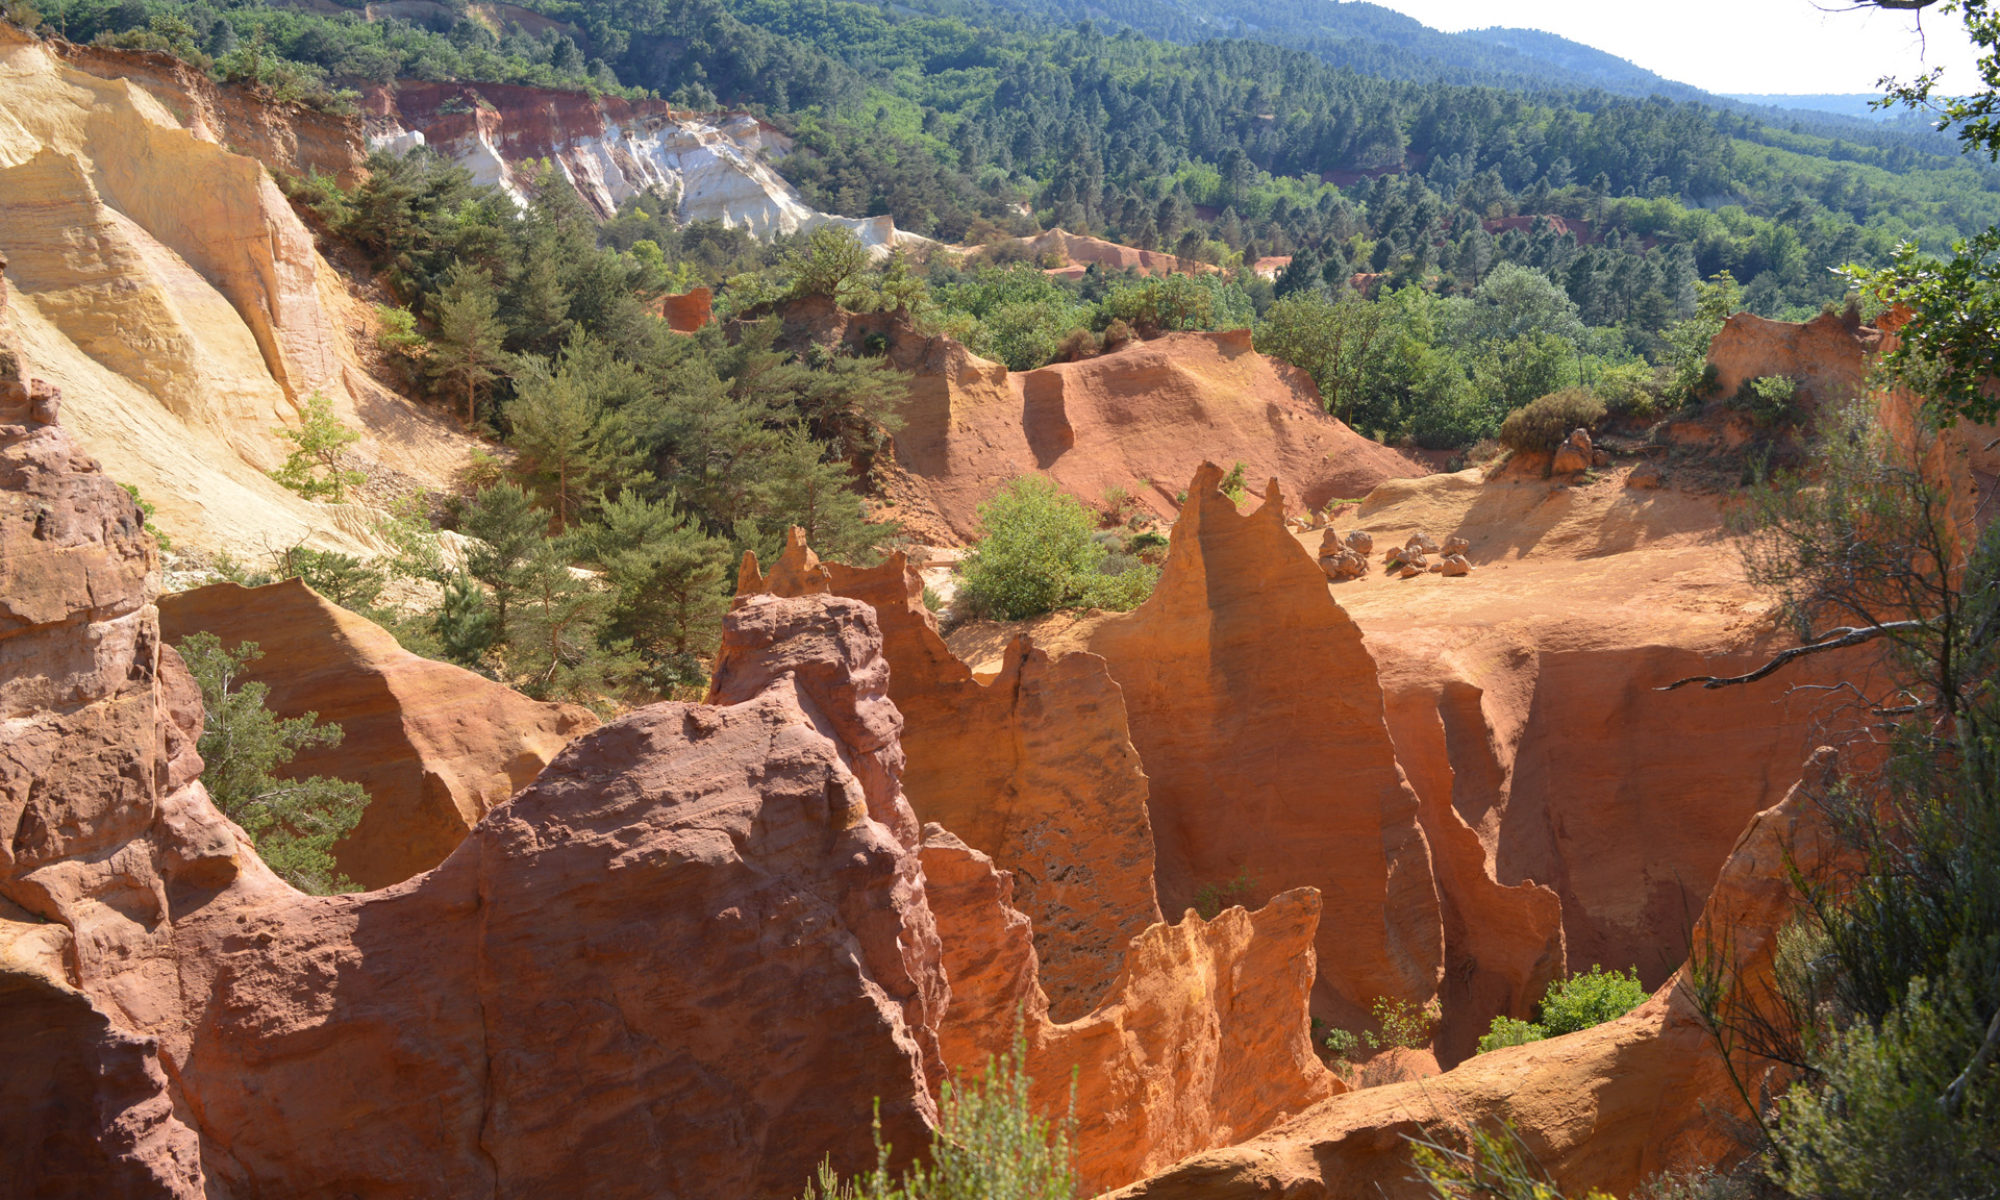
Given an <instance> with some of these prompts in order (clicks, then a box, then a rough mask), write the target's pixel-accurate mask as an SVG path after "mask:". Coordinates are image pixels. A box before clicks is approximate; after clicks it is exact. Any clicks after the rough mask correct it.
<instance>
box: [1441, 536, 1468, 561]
mask: <svg viewBox="0 0 2000 1200" xmlns="http://www.w3.org/2000/svg"><path fill="white" fill-rule="evenodd" d="M1470 549H1472V543H1471V542H1469V541H1466V540H1465V539H1464V538H1462V537H1459V536H1458V535H1457V534H1453V535H1452V536H1450V537H1448V538H1446V539H1445V540H1444V552H1445V556H1446V557H1450V556H1451V555H1454V554H1464V553H1465V552H1466V551H1467V550H1470Z"/></svg>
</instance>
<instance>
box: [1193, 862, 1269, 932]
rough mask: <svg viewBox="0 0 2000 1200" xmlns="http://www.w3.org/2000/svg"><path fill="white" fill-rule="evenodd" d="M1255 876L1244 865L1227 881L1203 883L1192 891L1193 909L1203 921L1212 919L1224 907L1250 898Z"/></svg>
mask: <svg viewBox="0 0 2000 1200" xmlns="http://www.w3.org/2000/svg"><path fill="white" fill-rule="evenodd" d="M1256 886H1257V877H1256V876H1255V875H1252V874H1251V873H1250V868H1249V867H1245V868H1243V869H1242V870H1241V871H1238V872H1237V873H1236V878H1234V879H1232V880H1230V881H1229V882H1228V883H1204V884H1202V885H1201V886H1200V887H1198V888H1196V889H1195V891H1194V911H1195V912H1196V913H1197V914H1199V915H1200V917H1201V919H1202V920H1204V921H1213V920H1215V918H1217V917H1218V916H1221V915H1222V910H1223V909H1225V908H1233V907H1235V906H1236V905H1238V904H1242V903H1243V902H1244V901H1246V900H1248V899H1249V898H1250V893H1251V891H1252V889H1254V888H1255V887H1256Z"/></svg>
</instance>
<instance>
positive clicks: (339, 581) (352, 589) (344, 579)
mask: <svg viewBox="0 0 2000 1200" xmlns="http://www.w3.org/2000/svg"><path fill="white" fill-rule="evenodd" d="M273 557H274V558H275V559H276V560H277V568H278V570H277V577H278V578H279V579H294V578H296V579H302V580H304V581H305V584H306V586H307V587H309V588H311V589H312V590H313V591H315V592H318V593H319V594H320V595H321V596H323V597H325V598H326V599H328V600H331V601H333V602H334V603H335V604H338V605H340V606H341V607H342V608H345V609H348V610H350V611H353V612H361V611H362V610H364V609H367V608H370V607H373V606H374V604H375V600H376V598H377V597H378V596H380V595H381V594H382V588H383V586H384V585H385V584H387V583H388V576H387V574H386V573H385V572H384V571H382V570H381V569H380V568H379V567H372V566H369V565H368V564H366V563H364V562H362V561H361V560H360V559H358V558H356V557H354V556H353V555H351V554H342V553H340V552H339V551H337V550H313V549H310V548H308V547H305V546H293V547H290V548H289V549H286V550H281V551H279V552H278V553H277V554H276V555H274V556H273Z"/></svg>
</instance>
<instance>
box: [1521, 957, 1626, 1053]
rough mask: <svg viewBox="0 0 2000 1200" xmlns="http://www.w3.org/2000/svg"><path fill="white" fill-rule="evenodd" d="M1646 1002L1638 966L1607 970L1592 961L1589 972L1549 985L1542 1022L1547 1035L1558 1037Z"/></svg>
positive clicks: (1595, 1023)
mask: <svg viewBox="0 0 2000 1200" xmlns="http://www.w3.org/2000/svg"><path fill="white" fill-rule="evenodd" d="M1645 1002H1646V989H1645V987H1644V985H1642V984H1641V983H1640V982H1639V969H1638V968H1637V967H1634V968H1632V969H1631V971H1630V972H1621V971H1606V970H1604V969H1603V968H1602V967H1600V966H1598V965H1597V964H1595V963H1593V964H1591V968H1590V970H1589V971H1588V972H1578V973H1577V974H1575V975H1572V976H1570V977H1569V978H1568V979H1559V980H1557V981H1556V982H1554V983H1552V984H1550V985H1549V990H1548V992H1547V993H1545V994H1544V995H1543V996H1542V1006H1541V1010H1540V1013H1541V1025H1542V1028H1543V1029H1544V1030H1546V1031H1547V1033H1548V1036H1550V1037H1561V1036H1562V1035H1563V1034H1565V1033H1575V1032H1576V1031H1577V1030H1579V1029H1589V1028H1590V1027H1591V1026H1593V1025H1602V1024H1603V1023H1604V1022H1606V1021H1612V1020H1616V1019H1617V1018H1619V1017H1622V1016H1624V1015H1625V1014H1626V1013H1628V1012H1631V1011H1632V1010H1633V1009H1635V1008H1637V1007H1639V1006H1640V1005H1641V1004H1644V1003H1645Z"/></svg>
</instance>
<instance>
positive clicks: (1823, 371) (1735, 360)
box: [1708, 312, 1880, 411]
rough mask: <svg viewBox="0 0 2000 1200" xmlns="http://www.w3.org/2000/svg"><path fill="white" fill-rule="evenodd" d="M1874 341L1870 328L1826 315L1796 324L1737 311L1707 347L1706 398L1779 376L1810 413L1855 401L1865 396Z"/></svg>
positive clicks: (1876, 335)
mask: <svg viewBox="0 0 2000 1200" xmlns="http://www.w3.org/2000/svg"><path fill="white" fill-rule="evenodd" d="M1879 342H1880V337H1879V335H1878V334H1877V333H1876V331H1875V330H1874V329H1871V328H1868V327H1866V326H1862V325H1859V324H1852V323H1849V322H1848V321H1846V320H1843V319H1842V318H1840V317H1838V316H1835V315H1833V314H1831V313H1826V314H1822V315H1820V316H1817V317H1814V318H1813V319H1812V320H1810V321H1807V322H1805V323H1803V324H1799V323H1796V322H1792V321H1772V320H1769V319H1767V318H1764V317H1760V316H1757V315H1756V314H1755V313H1748V312H1740V313H1737V314H1736V315H1735V316H1732V317H1730V318H1729V320H1728V322H1726V323H1725V324H1724V325H1723V327H1722V330H1721V332H1719V333H1717V334H1716V335H1715V340H1714V341H1713V342H1711V343H1710V344H1709V348H1708V361H1709V364H1710V365H1711V366H1713V367H1714V368H1715V386H1714V388H1713V390H1712V393H1711V394H1712V395H1716V396H1721V397H1725V398H1727V397H1731V396H1734V395H1736V393H1737V392H1739V391H1741V390H1742V388H1743V386H1744V385H1745V384H1747V383H1749V382H1750V381H1751V380H1752V379H1757V378H1761V377H1763V376H1767V375H1783V376H1786V377H1788V378H1790V379H1792V380H1793V381H1794V382H1795V383H1797V384H1798V387H1799V391H1798V395H1797V402H1798V403H1800V404H1804V405H1808V406H1810V407H1811V408H1812V409H1813V410H1815V411H1816V410H1817V408H1818V407H1819V406H1821V405H1827V404H1838V403H1840V402H1842V401H1846V400H1854V399H1858V398H1860V397H1861V396H1863V395H1865V394H1867V392H1868V372H1869V369H1870V366H1869V360H1870V357H1871V355H1872V353H1873V352H1874V350H1875V349H1876V347H1877V345H1878V344H1879Z"/></svg>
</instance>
